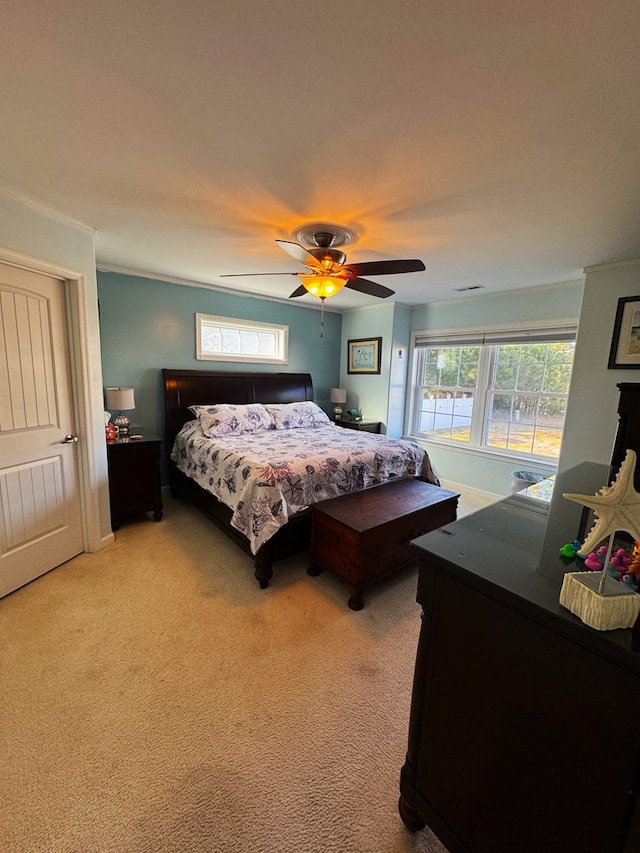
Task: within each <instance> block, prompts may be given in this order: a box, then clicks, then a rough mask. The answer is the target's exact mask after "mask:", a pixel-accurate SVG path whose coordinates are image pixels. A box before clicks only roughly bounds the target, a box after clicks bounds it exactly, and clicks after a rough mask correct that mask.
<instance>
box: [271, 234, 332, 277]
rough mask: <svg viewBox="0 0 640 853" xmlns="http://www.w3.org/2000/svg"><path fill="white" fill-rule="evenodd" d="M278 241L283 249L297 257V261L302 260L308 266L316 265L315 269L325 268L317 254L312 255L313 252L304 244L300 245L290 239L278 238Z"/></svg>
mask: <svg viewBox="0 0 640 853" xmlns="http://www.w3.org/2000/svg"><path fill="white" fill-rule="evenodd" d="M276 243H277V244H278V246H280V248H281V249H284V250H285V252H287V253H288V254H290V255H291V257H292V258H295V259H296V261H300V263H301V264H304V265H305V266H308V267H314V269H319V270H322V269H324V267H323V266H322V264H321V263H320V261H319V260H318V259H317V258H316V257H315V255H312V254H311V252H309V251H308V250H307V249H305V248H304V246H300V245H298V243H292V242H291V241H290V240H276Z"/></svg>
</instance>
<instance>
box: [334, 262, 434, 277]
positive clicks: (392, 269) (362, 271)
mask: <svg viewBox="0 0 640 853" xmlns="http://www.w3.org/2000/svg"><path fill="white" fill-rule="evenodd" d="M345 267H346V268H347V269H349V270H351V271H352V272H353V273H355V275H357V276H358V275H394V274H396V273H403V272H422V271H423V270H425V269H426V267H425V265H424V264H423V263H422V261H419V260H417V259H414V260H398V261H365V262H364V263H362V264H349V263H347V264H345Z"/></svg>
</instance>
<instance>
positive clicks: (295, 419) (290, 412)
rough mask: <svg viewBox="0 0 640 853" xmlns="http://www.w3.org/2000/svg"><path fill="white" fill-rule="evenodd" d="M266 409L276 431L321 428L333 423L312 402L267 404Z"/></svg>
mask: <svg viewBox="0 0 640 853" xmlns="http://www.w3.org/2000/svg"><path fill="white" fill-rule="evenodd" d="M266 409H267V411H268V412H269V414H270V415H271V417H272V418H273V423H274V424H275V428H276V429H297V428H298V427H319V426H323V425H324V424H330V423H331V420H330V419H329V416H328V415H327V413H326V412H323V411H322V409H321V408H320V406H318V405H316V404H315V403H312V402H311V400H305V401H301V402H300V403H273V404H269V403H267V405H266Z"/></svg>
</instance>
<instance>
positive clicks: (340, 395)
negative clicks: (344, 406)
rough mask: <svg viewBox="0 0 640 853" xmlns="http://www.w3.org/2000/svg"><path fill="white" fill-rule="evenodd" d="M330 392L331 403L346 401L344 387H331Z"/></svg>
mask: <svg viewBox="0 0 640 853" xmlns="http://www.w3.org/2000/svg"><path fill="white" fill-rule="evenodd" d="M329 393H330V400H331V402H332V403H346V402H347V389H346V388H332V389H331V391H330V392H329Z"/></svg>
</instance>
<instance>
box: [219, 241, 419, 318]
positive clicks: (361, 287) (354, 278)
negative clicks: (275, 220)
mask: <svg viewBox="0 0 640 853" xmlns="http://www.w3.org/2000/svg"><path fill="white" fill-rule="evenodd" d="M315 227H316V226H310V227H307V228H305V229H303V230H302V231H300V232H299V234H301V235H302V236H306V237H307V238H308V239H309V243H310V246H309V248H307V247H306V246H301V245H300V244H299V243H293V242H291V241H289V240H276V243H277V244H278V245H279V246H280V247H281V248H282V249H284V251H285V252H287V253H288V254H289V255H291V257H293V258H295V259H296V260H297V261H300V263H301V264H303V265H304V266H305V267H306V268H307V272H293V273H292V272H286V273H281V272H280V273H277V272H272V273H246V275H295V276H297V277H298V278H299V279H300V281H301V282H302V283H301V285H300V286H299V287H297V288H296V289H295V290H294V291H293V293H291V294H289V299H294V298H296V297H298V296H304V295H305V294H306V293H311V294H312V295H313V296H317V297H318V299H320V300H322V302H323V303H324V300H325V299H326V298H327V297H329V296H335V294H336V293H338V291H340V290H342V288H343V287H347V288H349V289H350V290H357V291H359V292H360V293H366V294H367V295H368V296H378V297H380V299H386V298H387V297H388V296H393V294H394V293H395V291H394V290H390V289H389V288H388V287H384V286H383V285H382V284H377V282H375V281H369V279H367V278H362V276H363V275H376V276H378V275H397V274H399V273H407V272H422V270H424V269H426V267H425V265H424V264H423V262H422V261H419V260H397V261H365V262H364V263H359V264H348V263H347V262H346V261H347V256H346V255H345V253H344V252H342V251H341V250H340V249H338V248H336V247H337V246H341V245H344V244H345V243H348V242H351V239H352V237H353V235H352V234H351V232H349V231H347V230H346V229H343V228H341V227H339V226H336V225H330V226H317V228H318V230H315ZM329 229H331V230H329ZM236 275H242V273H236V274H232V275H224V276H221V278H232V277H235V276H236Z"/></svg>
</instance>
